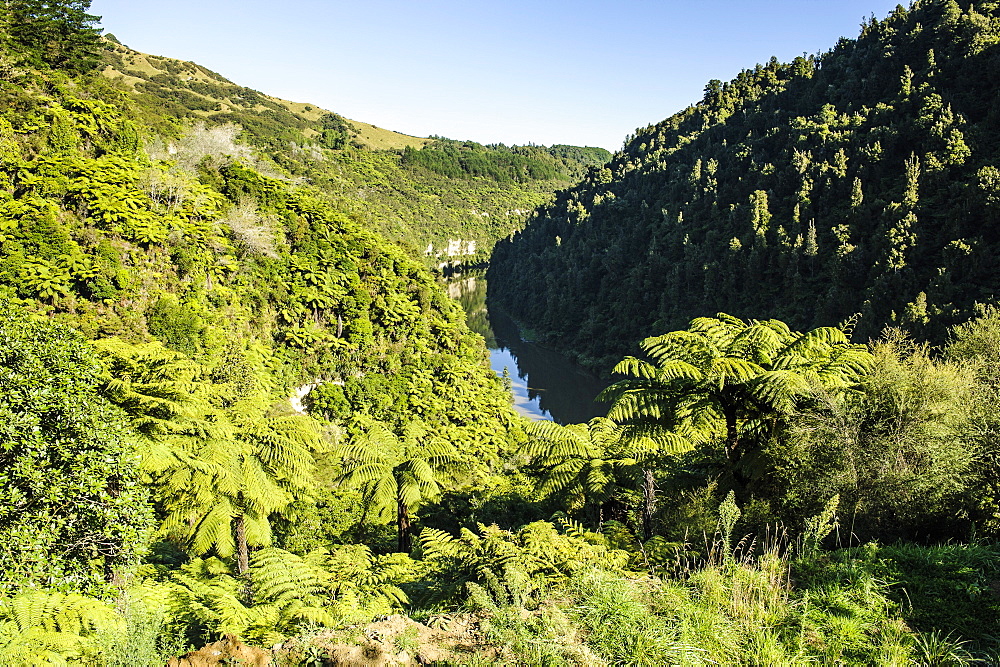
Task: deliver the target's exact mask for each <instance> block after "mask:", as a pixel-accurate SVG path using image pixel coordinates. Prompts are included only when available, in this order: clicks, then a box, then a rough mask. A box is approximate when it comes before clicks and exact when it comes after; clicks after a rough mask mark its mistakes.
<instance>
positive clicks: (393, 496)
mask: <svg viewBox="0 0 1000 667" xmlns="http://www.w3.org/2000/svg"><path fill="white" fill-rule="evenodd" d="M350 428H351V430H352V431H353V437H351V439H350V440H349V441H348V442H347V443H346V444H345V445H344V446H342V447H341V450H340V452H341V456H342V460H343V466H344V475H343V477H342V481H343V482H344V483H347V484H350V485H352V486H356V487H358V488H360V489H362V492H363V494H364V498H365V501H366V504H367V507H368V509H369V510H370V511H372V512H373V513H374V514H375V515H376V516H382V515H385V514H389V513H392V512H393V511H394V512H395V516H396V535H397V548H398V549H399V551H401V552H404V553H406V552H409V550H410V546H411V544H410V539H411V538H410V512H412V511H413V510H414V509H416V508H417V507H418V506H419V505H420V503H422V502H423V501H424V500H426V499H428V498H433V497H435V496H436V495H437V494H438V493H439V491H440V482H441V480H442V478H443V477H444V475H446V474H448V473H449V472H450V471H451V470H453V469H454V468H455V466H456V465H457V461H458V459H457V457H456V453H455V451H454V448H453V447H452V446H451V445H450V444H449V443H447V442H445V441H443V440H441V439H439V438H436V437H434V436H433V435H431V434H430V433H428V432H427V430H426V428H425V427H423V426H422V425H421V424H420V423H419V422H418V420H416V419H414V420H412V421H411V422H410V424H409V425H408V426H407V427H406V428H405V429H404V433H403V435H402V436H397V435H396V434H394V433H393V432H392V431H390V430H389V428H388V426H386V425H385V424H382V423H381V422H378V421H376V420H373V419H370V418H367V417H362V416H358V417H356V418H355V419H354V421H353V423H352V425H351V427H350Z"/></svg>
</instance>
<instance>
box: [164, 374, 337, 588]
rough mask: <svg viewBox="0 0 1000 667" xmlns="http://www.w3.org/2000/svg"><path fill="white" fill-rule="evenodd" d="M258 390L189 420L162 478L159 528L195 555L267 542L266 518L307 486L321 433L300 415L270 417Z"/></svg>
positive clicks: (243, 558) (234, 551)
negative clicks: (162, 516) (174, 458)
mask: <svg viewBox="0 0 1000 667" xmlns="http://www.w3.org/2000/svg"><path fill="white" fill-rule="evenodd" d="M269 407H270V406H269V405H268V400H267V395H266V394H264V393H262V392H260V391H259V390H258V391H256V392H253V393H251V394H249V395H247V396H243V397H240V398H239V399H238V400H237V401H236V402H235V403H234V404H232V405H231V406H229V407H226V408H224V409H221V410H215V411H212V412H210V413H208V414H206V415H204V416H202V417H201V418H200V419H198V420H193V421H191V422H190V427H191V428H190V430H189V431H188V432H187V433H185V434H184V437H183V438H182V439H181V440H182V443H183V444H182V447H183V449H182V451H181V453H180V455H179V456H178V457H177V461H178V463H176V464H174V465H172V466H171V467H170V468H169V469H168V470H167V471H165V473H164V474H163V475H162V476H160V478H159V479H160V481H161V492H162V494H163V496H164V498H165V500H166V502H165V506H166V508H167V511H168V514H167V518H166V520H165V521H164V528H165V529H166V530H167V532H168V533H169V534H170V535H172V536H173V537H174V538H175V539H178V540H179V541H181V542H182V543H184V544H186V545H187V546H188V547H189V548H190V550H191V551H192V552H194V553H197V554H204V553H207V552H209V551H210V550H212V549H214V550H215V553H217V554H218V555H219V556H220V557H222V558H230V557H233V556H234V555H235V556H236V559H237V567H236V569H237V572H238V573H239V574H240V575H244V574H246V572H247V570H248V568H249V548H250V547H251V546H268V545H270V544H271V524H270V519H269V517H270V515H271V514H273V513H275V512H279V511H281V510H282V509H284V508H285V507H286V506H287V505H288V504H289V503H291V502H292V500H293V499H294V498H295V496H296V495H301V494H305V493H308V491H309V489H310V487H311V485H312V484H313V469H314V465H315V459H314V457H313V453H314V452H316V451H319V450H320V449H321V448H322V441H321V439H320V435H319V430H318V428H317V426H316V424H315V423H314V422H313V420H312V419H311V418H309V417H307V416H305V415H297V414H269V412H268V410H269Z"/></svg>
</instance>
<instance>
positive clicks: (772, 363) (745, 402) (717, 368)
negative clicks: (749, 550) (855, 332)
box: [601, 313, 871, 471]
mask: <svg viewBox="0 0 1000 667" xmlns="http://www.w3.org/2000/svg"><path fill="white" fill-rule="evenodd" d="M642 348H643V350H644V351H645V352H646V354H647V355H648V356H649V358H650V359H651V360H652V361H645V360H641V359H636V358H633V357H627V358H626V359H625V360H623V361H622V362H621V363H619V364H618V365H617V366H616V367H615V372H616V373H619V374H621V375H626V376H629V377H628V379H626V380H622V381H621V382H618V383H615V384H614V385H612V386H611V387H609V388H608V389H607V390H605V392H604V393H603V394H602V397H601V398H602V399H603V400H609V401H612V402H613V406H612V408H611V410H610V411H609V412H608V417H610V418H611V419H614V420H615V421H617V422H619V423H622V424H624V425H625V426H626V429H627V430H628V432H629V433H631V434H633V435H649V436H654V437H657V436H659V437H662V436H664V435H665V434H673V435H674V436H676V437H679V438H681V440H675V442H678V443H680V442H682V441H685V440H686V441H687V442H688V443H689V444H688V447H694V446H697V445H699V444H702V443H705V442H708V441H710V440H713V439H716V438H721V439H722V440H723V442H724V444H725V453H726V456H727V459H728V460H729V462H730V464H731V467H732V469H733V471H735V466H736V464H737V463H738V462H739V461H740V460H741V459H742V458H743V457H744V455H745V454H746V451H747V448H748V445H747V443H748V442H753V441H754V440H756V439H758V438H759V437H761V436H763V435H766V434H767V433H768V432H770V431H771V430H773V429H774V428H775V427H776V426H777V425H778V423H779V422H780V419H781V417H783V416H785V415H788V414H789V413H790V412H791V411H792V409H793V408H794V407H795V406H796V405H797V404H799V403H800V402H802V401H803V400H805V399H807V397H808V396H810V395H811V394H812V392H813V391H814V390H815V389H817V388H820V387H822V388H824V389H826V390H832V391H839V390H843V389H845V388H848V387H851V386H853V385H855V384H856V383H857V381H858V380H859V378H860V376H861V375H862V374H863V373H864V372H865V370H866V369H867V368H868V367H869V365H870V363H871V355H870V354H869V353H868V352H867V350H866V349H865V348H864V346H861V345H852V344H851V343H850V340H849V338H848V335H847V333H846V327H823V328H819V329H813V330H811V331H809V332H806V333H801V332H796V331H791V330H790V329H789V328H788V326H787V325H786V324H785V323H783V322H780V321H778V320H766V321H758V320H750V321H743V320H741V319H738V318H736V317H732V316H730V315H726V314H724V313H720V314H719V315H718V316H717V317H714V318H710V317H702V318H697V319H695V320H693V321H692V322H691V325H690V326H689V327H688V329H687V330H686V331H674V332H671V333H668V334H665V335H663V336H655V337H652V338H647V339H646V340H644V341H643V342H642Z"/></svg>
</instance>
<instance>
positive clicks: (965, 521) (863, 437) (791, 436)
mask: <svg viewBox="0 0 1000 667" xmlns="http://www.w3.org/2000/svg"><path fill="white" fill-rule="evenodd" d="M873 357H874V364H873V365H872V367H871V370H870V372H869V373H868V375H867V376H866V377H864V378H863V379H862V381H861V383H860V387H859V388H860V391H857V392H848V393H845V394H842V395H841V396H839V397H837V396H833V395H829V394H820V395H819V396H818V398H819V400H818V403H817V405H816V406H815V409H813V410H809V411H802V412H800V413H799V414H797V415H796V416H795V417H794V418H793V419H792V420H791V422H790V428H789V430H788V431H787V432H786V433H785V434H784V436H783V437H780V438H778V439H775V440H773V441H772V442H771V444H770V445H769V446H768V447H767V451H766V454H765V455H766V457H767V459H768V460H769V462H770V463H769V468H770V469H771V470H772V474H771V477H770V484H769V485H765V486H767V487H769V488H765V489H761V492H762V494H764V495H769V496H770V497H771V498H773V499H775V500H777V502H776V503H775V508H774V509H776V510H777V511H778V513H779V514H780V515H781V516H783V518H784V519H785V520H786V521H788V522H789V523H790V524H791V525H801V523H800V522H801V521H803V520H804V518H805V517H806V516H809V515H812V514H815V513H817V512H819V511H820V509H821V508H822V507H823V505H824V504H825V503H826V502H827V501H828V500H829V498H831V497H832V496H834V495H839V498H840V505H841V510H842V516H841V522H842V526H843V528H844V529H845V531H848V534H850V533H854V534H855V535H857V536H858V537H860V538H861V539H871V538H874V537H879V536H881V537H882V538H883V539H889V538H891V537H906V538H914V537H916V536H917V535H921V534H923V535H927V534H931V535H938V536H942V537H944V536H952V537H965V536H966V535H967V534H968V530H969V528H970V526H969V520H970V519H971V518H972V516H970V509H971V508H972V507H973V506H974V504H973V503H972V502H971V501H970V494H971V492H972V488H973V487H972V486H971V484H973V483H974V479H975V478H974V477H973V476H972V470H973V467H974V461H975V458H976V456H977V451H976V447H975V445H974V444H973V443H972V442H970V438H969V437H968V433H969V429H970V408H971V407H972V406H973V391H974V386H975V383H974V381H973V379H972V377H971V375H970V373H969V372H968V369H967V368H963V367H962V366H960V365H957V364H949V363H944V362H939V361H935V360H933V359H932V358H931V357H930V356H929V353H928V351H927V349H926V348H925V347H923V346H918V345H915V344H913V343H912V342H910V341H908V340H907V339H905V338H903V337H900V336H898V335H891V336H890V337H889V338H887V339H886V340H884V341H882V342H880V343H877V344H876V345H874V346H873Z"/></svg>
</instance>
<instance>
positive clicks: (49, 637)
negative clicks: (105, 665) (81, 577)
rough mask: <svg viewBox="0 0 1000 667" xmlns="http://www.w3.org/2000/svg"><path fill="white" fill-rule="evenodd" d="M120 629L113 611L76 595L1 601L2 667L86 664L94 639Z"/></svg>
mask: <svg viewBox="0 0 1000 667" xmlns="http://www.w3.org/2000/svg"><path fill="white" fill-rule="evenodd" d="M123 626H124V618H123V617H122V616H121V615H119V614H118V613H116V611H115V610H114V608H112V607H111V606H109V605H107V604H105V603H104V602H101V601H100V600H96V599H94V598H89V597H86V596H84V595H79V594H77V593H68V594H64V593H56V592H49V591H28V592H25V593H21V594H19V595H17V596H15V597H13V598H10V599H7V600H4V599H0V665H5V666H6V665H11V666H14V665H51V664H56V665H58V664H66V662H67V660H68V659H75V660H79V661H83V662H87V661H89V659H92V658H94V657H95V655H96V652H97V650H98V646H97V641H96V640H97V636H98V635H99V634H100V633H102V632H120V631H121V630H122V628H123Z"/></svg>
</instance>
